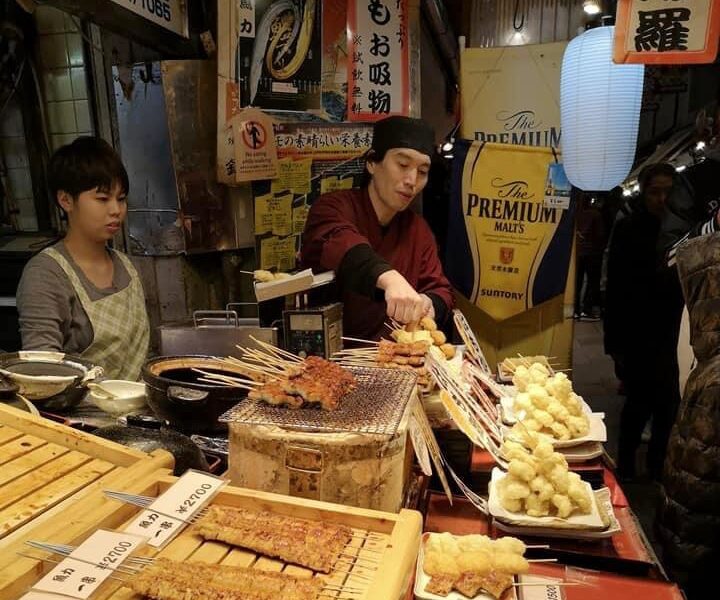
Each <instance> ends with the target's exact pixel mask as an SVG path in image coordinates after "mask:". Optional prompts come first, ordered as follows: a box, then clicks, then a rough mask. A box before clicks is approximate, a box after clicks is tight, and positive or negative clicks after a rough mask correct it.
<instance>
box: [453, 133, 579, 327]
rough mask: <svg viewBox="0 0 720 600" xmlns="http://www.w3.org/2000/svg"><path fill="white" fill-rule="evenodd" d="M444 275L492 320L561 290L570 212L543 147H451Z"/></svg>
mask: <svg viewBox="0 0 720 600" xmlns="http://www.w3.org/2000/svg"><path fill="white" fill-rule="evenodd" d="M454 154H455V157H454V159H453V166H452V178H451V192H450V193H451V196H450V198H451V200H450V214H449V223H448V237H447V246H446V260H445V263H444V268H445V273H446V275H447V276H448V279H449V280H450V282H451V283H452V284H453V286H455V288H456V289H457V290H458V291H459V292H460V293H461V294H462V295H463V296H465V297H466V298H467V299H468V300H469V301H470V302H471V303H472V304H474V305H475V306H477V307H478V308H480V309H481V310H482V311H484V312H485V313H486V314H488V315H489V316H490V317H492V318H493V319H495V320H496V321H503V320H505V319H509V318H510V317H513V316H515V315H518V314H520V313H523V312H525V311H527V310H530V309H531V308H533V307H534V306H538V305H539V304H542V303H543V302H546V301H547V300H550V299H551V298H553V297H556V296H559V295H561V294H562V293H563V292H564V290H565V282H566V281H567V274H568V267H569V264H570V255H571V251H572V242H573V228H574V219H575V208H574V205H573V204H572V203H570V202H569V198H568V197H567V192H568V190H569V186H567V185H565V181H566V180H567V179H566V178H565V176H564V174H563V173H562V169H561V167H560V165H559V158H560V156H559V154H556V153H554V152H553V151H552V149H551V148H538V147H530V146H518V145H507V144H493V143H482V142H470V141H466V140H460V141H458V142H457V143H456V144H455V148H454Z"/></svg>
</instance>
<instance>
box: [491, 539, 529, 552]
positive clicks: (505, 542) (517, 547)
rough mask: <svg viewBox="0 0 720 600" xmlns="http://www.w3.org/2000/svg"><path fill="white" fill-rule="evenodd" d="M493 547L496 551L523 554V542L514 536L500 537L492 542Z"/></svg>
mask: <svg viewBox="0 0 720 600" xmlns="http://www.w3.org/2000/svg"><path fill="white" fill-rule="evenodd" d="M493 546H494V548H495V549H496V550H497V551H498V552H514V553H515V554H520V555H522V554H525V550H526V546H525V542H523V541H522V540H519V539H517V538H515V537H511V536H507V537H501V538H500V539H498V540H495V541H494V542H493Z"/></svg>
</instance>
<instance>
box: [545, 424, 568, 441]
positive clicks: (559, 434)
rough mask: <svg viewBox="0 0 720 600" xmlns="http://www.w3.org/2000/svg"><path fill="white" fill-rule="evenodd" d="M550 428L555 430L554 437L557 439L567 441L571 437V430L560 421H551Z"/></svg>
mask: <svg viewBox="0 0 720 600" xmlns="http://www.w3.org/2000/svg"><path fill="white" fill-rule="evenodd" d="M550 430H551V431H552V432H553V437H554V438H555V439H558V440H562V441H567V440H569V439H570V430H569V429H568V428H567V427H565V425H563V424H562V423H560V422H559V421H555V422H553V423H551V424H550Z"/></svg>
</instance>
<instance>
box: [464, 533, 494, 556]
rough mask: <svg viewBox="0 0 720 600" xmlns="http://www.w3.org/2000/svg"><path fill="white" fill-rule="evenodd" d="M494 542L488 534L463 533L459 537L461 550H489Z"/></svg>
mask: <svg viewBox="0 0 720 600" xmlns="http://www.w3.org/2000/svg"><path fill="white" fill-rule="evenodd" d="M494 543H495V542H493V541H492V540H491V539H490V538H489V537H488V536H486V535H480V534H479V533H474V534H470V535H463V536H461V537H459V538H458V547H459V548H460V551H461V552H475V551H478V550H484V551H489V550H490V548H491V547H492V546H493V544H494Z"/></svg>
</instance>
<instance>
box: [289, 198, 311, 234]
mask: <svg viewBox="0 0 720 600" xmlns="http://www.w3.org/2000/svg"><path fill="white" fill-rule="evenodd" d="M309 212H310V207H309V206H308V205H307V204H303V205H301V206H298V207H297V208H293V211H292V214H293V216H292V219H293V233H302V232H303V231H304V230H305V221H307V216H308V213H309Z"/></svg>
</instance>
